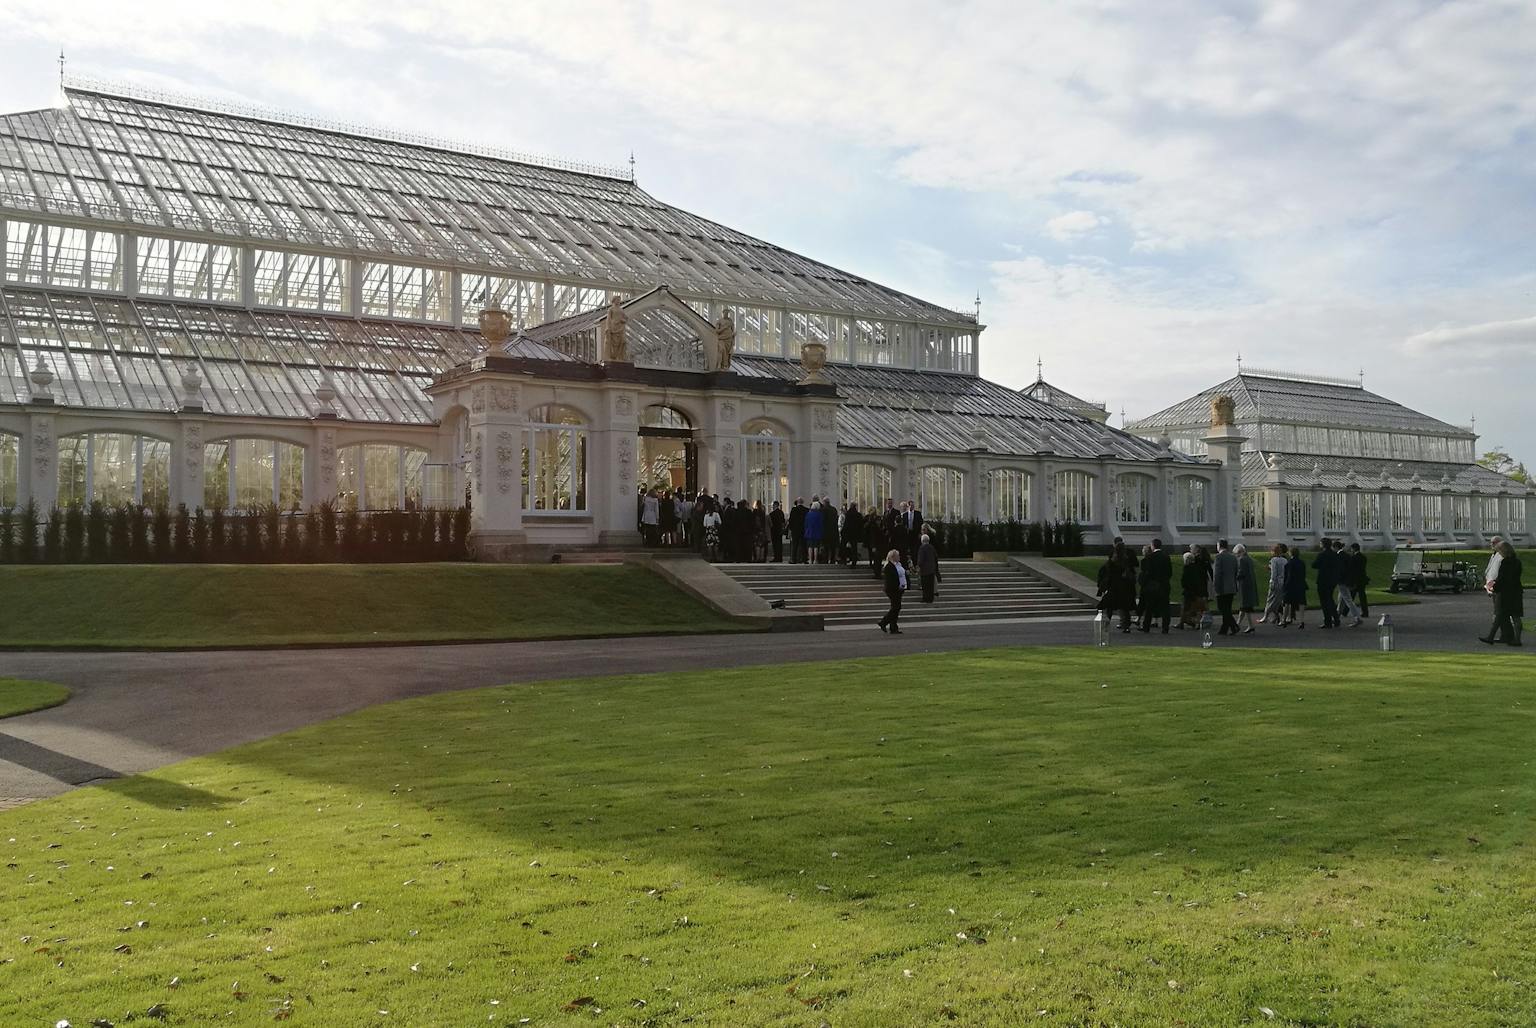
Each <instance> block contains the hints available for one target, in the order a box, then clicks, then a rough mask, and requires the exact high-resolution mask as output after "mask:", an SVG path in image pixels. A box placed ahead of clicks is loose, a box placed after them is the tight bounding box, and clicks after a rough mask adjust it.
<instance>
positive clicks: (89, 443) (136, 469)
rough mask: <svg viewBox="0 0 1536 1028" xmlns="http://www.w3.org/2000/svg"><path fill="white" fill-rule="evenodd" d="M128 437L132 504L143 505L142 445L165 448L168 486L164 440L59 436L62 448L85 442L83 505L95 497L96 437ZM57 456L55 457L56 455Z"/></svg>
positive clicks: (61, 468) (80, 434) (85, 434)
mask: <svg viewBox="0 0 1536 1028" xmlns="http://www.w3.org/2000/svg"><path fill="white" fill-rule="evenodd" d="M107 435H115V436H128V437H131V438H132V439H133V502H134V503H135V504H138V505H140V506H143V504H144V444H145V443H146V442H150V443H159V444H161V445H162V446H164V447H165V448H166V459H165V463H166V484H167V487H168V488H169V484H170V463H171V459H170V445H171V444H170V443H168V442H166V441H165V440H164V439H156V438H154V437H152V436H145V435H136V434H134V433H132V432H76V433H74V434H71V435H67V436H61V437H60V438H59V442H58V445H59V447H62V446H63V445H64V444H65V443H67V442H73V441H75V440H78V439H84V440H85V485H84V491H83V497H84V500H83V502H84V503H94V502H95V501H96V499H97V497H96V438H97V436H107ZM56 456H57V455H56ZM57 463H58V473H59V474H61V475H62V474H63V472H64V462H63V461H62V460H58V461H57Z"/></svg>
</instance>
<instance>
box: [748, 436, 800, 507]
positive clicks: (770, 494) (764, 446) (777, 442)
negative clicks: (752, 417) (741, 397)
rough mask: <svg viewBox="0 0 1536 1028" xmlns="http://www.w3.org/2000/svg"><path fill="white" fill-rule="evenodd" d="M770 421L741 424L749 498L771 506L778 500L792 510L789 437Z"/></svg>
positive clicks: (765, 505)
mask: <svg viewBox="0 0 1536 1028" xmlns="http://www.w3.org/2000/svg"><path fill="white" fill-rule="evenodd" d="M782 431H783V430H782V429H780V428H779V426H778V425H776V424H774V423H773V422H771V421H765V420H761V419H760V420H757V421H749V422H747V423H746V424H745V425H742V426H741V445H742V450H743V451H744V453H743V456H744V457H745V458H746V462H747V495H746V498H747V499H748V500H761V501H763V506H764V507H772V506H773V501H774V500H778V501H779V502H780V503H781V504H783V505H784V509H785V510H788V509H789V440H788V439H786V438H784V436H783V435H782V434H781V432H782Z"/></svg>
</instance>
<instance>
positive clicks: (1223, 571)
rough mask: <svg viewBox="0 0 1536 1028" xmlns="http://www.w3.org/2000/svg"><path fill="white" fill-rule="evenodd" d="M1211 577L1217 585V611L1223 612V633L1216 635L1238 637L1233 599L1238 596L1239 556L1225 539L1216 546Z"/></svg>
mask: <svg viewBox="0 0 1536 1028" xmlns="http://www.w3.org/2000/svg"><path fill="white" fill-rule="evenodd" d="M1211 577H1212V579H1214V581H1215V584H1216V609H1217V610H1219V611H1221V631H1219V632H1217V633H1216V634H1217V635H1236V634H1237V619H1236V618H1234V617H1233V616H1232V599H1233V597H1235V596H1236V595H1237V555H1236V554H1235V553H1233V552H1232V548H1231V547H1230V546H1228V545H1227V541H1226V540H1225V539H1223V540H1222V541H1221V542H1219V543H1217V544H1216V560H1215V562H1214V563H1213V564H1212V565H1211Z"/></svg>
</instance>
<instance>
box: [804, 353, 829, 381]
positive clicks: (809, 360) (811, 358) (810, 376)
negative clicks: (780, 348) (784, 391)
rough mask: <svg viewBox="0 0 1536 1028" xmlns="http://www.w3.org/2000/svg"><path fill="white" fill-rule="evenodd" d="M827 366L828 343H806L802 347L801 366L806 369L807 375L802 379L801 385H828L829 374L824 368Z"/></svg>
mask: <svg viewBox="0 0 1536 1028" xmlns="http://www.w3.org/2000/svg"><path fill="white" fill-rule="evenodd" d="M826 366H827V344H826V343H804V344H802V345H801V347H800V367H801V368H803V369H804V370H805V377H804V378H802V379H800V385H827V384H828V382H827V376H825V375H823V374H822V373H821V372H822V369H824V368H825V367H826Z"/></svg>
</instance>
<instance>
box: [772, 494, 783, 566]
mask: <svg viewBox="0 0 1536 1028" xmlns="http://www.w3.org/2000/svg"><path fill="white" fill-rule="evenodd" d="M785 523H786V522H785V518H784V508H783V507H782V506H780V504H779V501H778V500H774V501H773V510H771V511H769V512H768V534H769V535H770V536H771V537H772V538H773V562H774V563H775V564H782V563H784V525H785Z"/></svg>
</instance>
